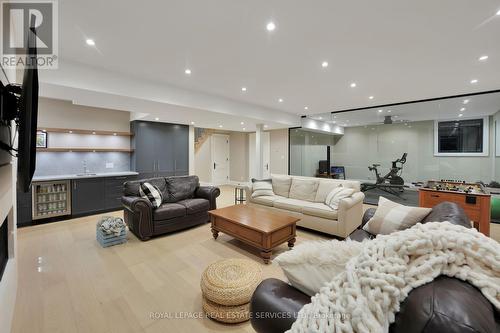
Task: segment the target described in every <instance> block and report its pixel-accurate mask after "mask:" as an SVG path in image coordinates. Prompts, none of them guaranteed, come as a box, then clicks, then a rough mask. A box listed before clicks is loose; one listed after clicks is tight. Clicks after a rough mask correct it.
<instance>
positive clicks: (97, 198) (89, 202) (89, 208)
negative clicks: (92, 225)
mask: <svg viewBox="0 0 500 333" xmlns="http://www.w3.org/2000/svg"><path fill="white" fill-rule="evenodd" d="M104 180H105V179H104V178H90V179H87V178H86V179H74V180H73V181H72V186H71V213H72V214H73V215H78V214H89V213H94V212H99V211H102V210H104V209H106V205H105V198H106V196H105V186H104Z"/></svg>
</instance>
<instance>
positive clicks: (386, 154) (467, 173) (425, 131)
mask: <svg viewBox="0 0 500 333" xmlns="http://www.w3.org/2000/svg"><path fill="white" fill-rule="evenodd" d="M491 123H493V122H491ZM410 126H411V127H410ZM410 126H405V125H404V124H393V125H379V126H368V127H349V128H346V129H345V134H344V136H343V137H341V138H339V139H337V141H336V143H335V145H334V146H333V147H332V154H331V161H332V165H344V166H345V167H346V174H347V177H348V178H354V179H374V175H373V173H371V172H370V171H369V170H368V165H371V164H373V163H378V164H381V167H380V168H379V170H380V172H381V173H387V172H388V169H389V168H390V165H391V163H390V162H391V161H393V160H395V159H397V158H399V157H401V155H402V154H403V153H404V152H407V153H408V158H407V162H406V164H405V165H404V172H403V178H404V179H405V181H406V182H411V181H425V180H428V179H457V180H465V181H479V180H482V181H484V182H490V181H491V180H493V178H494V177H495V170H494V166H495V158H494V150H493V149H492V147H493V146H494V145H493V140H494V131H493V126H490V156H487V157H436V156H434V150H433V147H434V135H433V133H434V132H433V131H434V122H433V121H421V122H413V123H411V125H410Z"/></svg>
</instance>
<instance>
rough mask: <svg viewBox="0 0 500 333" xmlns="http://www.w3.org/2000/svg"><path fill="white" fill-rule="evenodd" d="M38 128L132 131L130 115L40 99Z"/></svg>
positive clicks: (55, 100)
mask: <svg viewBox="0 0 500 333" xmlns="http://www.w3.org/2000/svg"><path fill="white" fill-rule="evenodd" d="M38 127H49V128H74V129H84V130H97V131H117V132H129V131H130V113H129V112H126V111H117V110H110V109H101V108H93V107H87V106H80V105H74V104H73V103H71V102H69V101H62V100H57V99H50V98H40V101H39V103H38Z"/></svg>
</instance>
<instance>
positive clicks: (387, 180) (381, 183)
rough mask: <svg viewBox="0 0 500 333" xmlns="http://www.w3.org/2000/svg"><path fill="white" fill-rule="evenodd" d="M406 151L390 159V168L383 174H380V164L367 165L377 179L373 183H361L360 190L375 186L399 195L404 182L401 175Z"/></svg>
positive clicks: (402, 190)
mask: <svg viewBox="0 0 500 333" xmlns="http://www.w3.org/2000/svg"><path fill="white" fill-rule="evenodd" d="M407 156H408V154H407V153H404V154H403V156H401V158H398V159H397V160H395V161H392V167H391V170H390V171H389V172H388V173H387V174H386V175H385V176H383V177H382V176H381V175H380V173H379V171H378V167H379V166H380V164H372V165H371V166H369V167H368V170H370V171H373V172H374V173H375V176H376V177H377V180H376V182H375V183H363V184H361V191H362V192H365V191H369V190H372V189H375V188H378V189H380V190H382V191H384V192H387V193H389V194H392V195H395V196H398V197H401V193H403V192H404V184H405V181H404V179H403V178H402V177H401V175H402V173H403V165H404V164H405V163H406V157H407Z"/></svg>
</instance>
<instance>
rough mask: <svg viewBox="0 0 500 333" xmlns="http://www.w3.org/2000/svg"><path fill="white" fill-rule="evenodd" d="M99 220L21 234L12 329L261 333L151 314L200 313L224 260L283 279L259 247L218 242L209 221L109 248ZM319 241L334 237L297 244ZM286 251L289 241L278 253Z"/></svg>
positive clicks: (227, 201) (228, 199)
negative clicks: (214, 267)
mask: <svg viewBox="0 0 500 333" xmlns="http://www.w3.org/2000/svg"><path fill="white" fill-rule="evenodd" d="M232 200H233V192H232V188H230V187H224V188H223V191H222V195H221V197H219V200H218V205H219V206H220V207H223V206H227V205H231V204H233V201H232ZM105 215H114V216H122V213H121V212H115V213H111V214H105ZM99 216H100V215H99ZM97 219H98V216H97V215H96V216H89V217H84V218H78V219H73V220H70V221H63V222H57V223H51V224H45V225H40V226H34V227H28V228H22V229H19V231H18V250H19V252H18V258H19V260H18V265H19V286H18V294H17V304H16V310H15V315H14V323H13V332H16V333H17V332H23V333H36V332H44V333H48V332H50V333H55V332H64V333H70V332H81V333H91V332H92V333H94V332H96V333H97V332H117V333H118V332H120V333H124V332H179V333H183V332H186V333H190V332H228V333H229V332H254V330H253V329H252V327H251V325H250V324H249V322H246V323H243V324H239V325H223V324H219V323H217V322H215V321H212V320H210V319H205V318H201V319H199V318H198V319H197V318H194V319H193V318H190V319H179V318H178V319H151V318H150V314H151V312H159V313H170V314H172V315H173V316H175V315H177V316H178V317H181V316H183V315H186V314H188V315H189V314H192V315H200V311H201V292H200V286H199V283H200V276H201V273H202V272H203V270H204V269H205V267H206V266H207V265H208V264H210V263H211V262H213V261H216V260H218V259H221V258H230V257H235V258H249V259H252V260H255V261H256V262H258V263H259V264H261V266H262V269H263V274H264V278H267V277H276V278H281V279H284V276H283V274H282V273H281V271H280V269H279V268H278V267H277V266H275V265H272V264H271V265H264V263H263V261H262V259H261V258H260V255H259V252H258V251H257V250H254V249H253V248H251V247H249V246H246V245H245V244H243V243H241V242H239V241H237V240H234V239H233V238H231V237H230V236H227V235H225V234H220V235H219V238H218V239H217V240H214V239H213V238H212V233H211V231H210V225H209V224H206V225H203V226H199V227H195V228H192V229H189V230H185V231H181V232H178V233H174V234H171V235H166V236H163V237H158V238H155V239H152V240H150V241H148V242H141V241H139V240H138V239H137V238H136V237H135V236H134V235H132V234H131V233H129V241H128V242H127V243H126V244H122V245H118V246H113V247H110V248H106V249H103V248H101V247H100V245H99V244H98V243H97V242H96V240H95V223H96V221H97ZM312 239H329V237H325V236H323V235H320V234H316V233H311V232H306V231H303V230H299V231H298V236H297V243H296V244H300V243H301V242H304V241H306V240H312ZM287 250H288V247H287V245H286V244H283V245H282V246H280V247H279V248H278V249H277V251H276V253H280V252H283V251H287ZM273 257H274V254H273ZM183 313H185V314H183Z"/></svg>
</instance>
